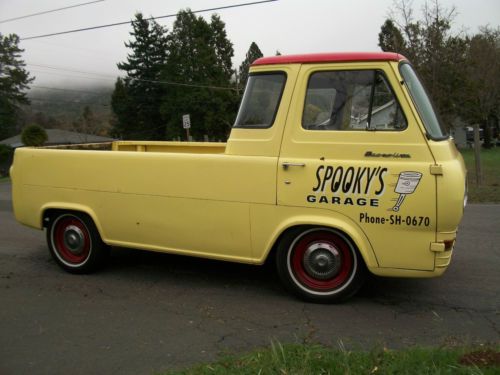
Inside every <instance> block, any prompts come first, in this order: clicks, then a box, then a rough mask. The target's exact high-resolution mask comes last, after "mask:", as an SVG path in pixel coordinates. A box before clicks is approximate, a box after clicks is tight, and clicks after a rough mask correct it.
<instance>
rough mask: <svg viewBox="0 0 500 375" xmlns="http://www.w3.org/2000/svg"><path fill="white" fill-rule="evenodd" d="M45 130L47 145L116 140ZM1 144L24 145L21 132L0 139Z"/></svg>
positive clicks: (58, 130)
mask: <svg viewBox="0 0 500 375" xmlns="http://www.w3.org/2000/svg"><path fill="white" fill-rule="evenodd" d="M45 131H46V132H47V137H48V139H47V142H45V144H46V145H59V144H61V145H67V144H76V143H100V142H111V141H114V139H113V138H109V137H101V136H98V135H91V134H84V133H77V132H72V131H69V130H61V129H45ZM0 144H4V145H9V146H11V147H14V148H16V147H22V146H24V144H23V142H22V140H21V134H19V135H16V136H14V137H11V138H7V139H4V140H2V141H0Z"/></svg>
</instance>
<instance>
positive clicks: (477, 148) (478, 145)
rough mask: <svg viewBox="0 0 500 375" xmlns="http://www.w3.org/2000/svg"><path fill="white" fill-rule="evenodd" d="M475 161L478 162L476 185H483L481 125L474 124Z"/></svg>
mask: <svg viewBox="0 0 500 375" xmlns="http://www.w3.org/2000/svg"><path fill="white" fill-rule="evenodd" d="M474 160H475V162H476V185H478V186H479V185H481V184H482V183H483V172H482V171H481V139H480V137H479V124H474Z"/></svg>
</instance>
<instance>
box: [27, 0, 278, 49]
mask: <svg viewBox="0 0 500 375" xmlns="http://www.w3.org/2000/svg"><path fill="white" fill-rule="evenodd" d="M274 1H278V0H264V1H254V2H251V3H242V4H234V5H227V6H223V7H217V8H207V9H200V10H193V11H191V13H194V14H195V13H204V12H212V11H216V10H225V9H231V8H239V7H244V6H250V5H258V4H264V3H271V2H274ZM176 16H177V13H175V14H167V15H165V16H159V17H150V18H146V19H145V20H146V21H151V20H158V19H161V18H170V17H176ZM132 22H133V21H124V22H116V23H110V24H107V25H99V26H91V27H84V28H81V29H73V30H66V31H60V32H56V33H50V34H42V35H35V36H29V37H26V38H21V40H30V39H38V38H46V37H49V36H55V35H63V34H70V33H77V32H80V31H88V30H95V29H102V28H106V27H114V26H120V25H129V24H131V23H132Z"/></svg>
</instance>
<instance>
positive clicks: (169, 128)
mask: <svg viewBox="0 0 500 375" xmlns="http://www.w3.org/2000/svg"><path fill="white" fill-rule="evenodd" d="M168 51H169V55H168V60H167V63H166V64H165V66H164V69H163V72H162V80H163V81H166V82H169V84H168V87H167V89H166V92H165V95H164V97H163V102H162V107H161V112H162V115H163V118H164V121H165V123H166V136H167V138H169V139H172V138H177V137H180V136H183V129H182V115H184V114H189V115H190V117H191V124H192V128H191V135H192V136H193V137H194V138H196V139H202V138H203V137H204V136H205V135H207V136H208V137H210V138H216V139H225V138H226V137H227V135H228V133H229V131H230V129H231V126H232V123H233V121H234V117H235V114H236V109H237V108H236V106H237V96H236V93H235V90H234V89H233V88H231V87H230V86H231V77H232V74H233V70H232V63H231V58H232V56H233V54H234V51H233V46H232V43H231V42H230V41H229V40H228V38H227V34H226V31H225V24H224V22H222V20H221V19H220V18H219V16H217V15H213V16H212V17H211V20H210V22H207V21H205V19H204V18H203V17H197V16H195V15H194V14H193V13H192V12H191V11H190V10H189V9H188V10H185V11H180V12H179V13H178V15H177V18H176V20H175V22H174V26H173V29H172V32H171V33H170V34H169V36H168Z"/></svg>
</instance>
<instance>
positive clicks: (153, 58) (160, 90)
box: [111, 13, 168, 139]
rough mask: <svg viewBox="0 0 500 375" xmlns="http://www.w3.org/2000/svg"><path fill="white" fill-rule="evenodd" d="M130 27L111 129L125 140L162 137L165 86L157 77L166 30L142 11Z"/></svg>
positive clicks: (164, 51) (164, 55) (163, 57)
mask: <svg viewBox="0 0 500 375" xmlns="http://www.w3.org/2000/svg"><path fill="white" fill-rule="evenodd" d="M132 27H133V31H132V32H131V33H130V35H131V36H132V37H133V39H132V40H130V41H129V42H128V43H125V46H126V47H127V48H129V49H130V50H131V52H130V53H129V54H128V55H127V60H126V61H124V62H121V63H118V68H119V69H120V70H123V71H125V73H126V75H125V77H124V78H123V79H121V78H119V79H118V80H117V81H116V84H115V91H114V92H113V95H112V101H111V106H112V109H113V111H114V114H115V116H116V121H115V122H114V124H113V125H114V127H113V131H112V132H113V134H115V135H119V136H120V137H121V138H124V139H130V138H135V139H162V138H163V137H164V125H163V121H162V118H161V114H160V106H161V100H162V97H163V95H164V93H165V87H164V85H162V84H161V83H160V82H159V80H160V73H161V70H162V68H163V66H164V65H165V63H166V60H167V57H168V56H167V54H168V49H167V30H166V29H165V28H163V27H162V26H160V25H159V24H158V23H156V22H155V21H154V20H146V19H144V17H143V16H142V14H141V13H137V14H136V16H135V20H134V21H133V22H132Z"/></svg>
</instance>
